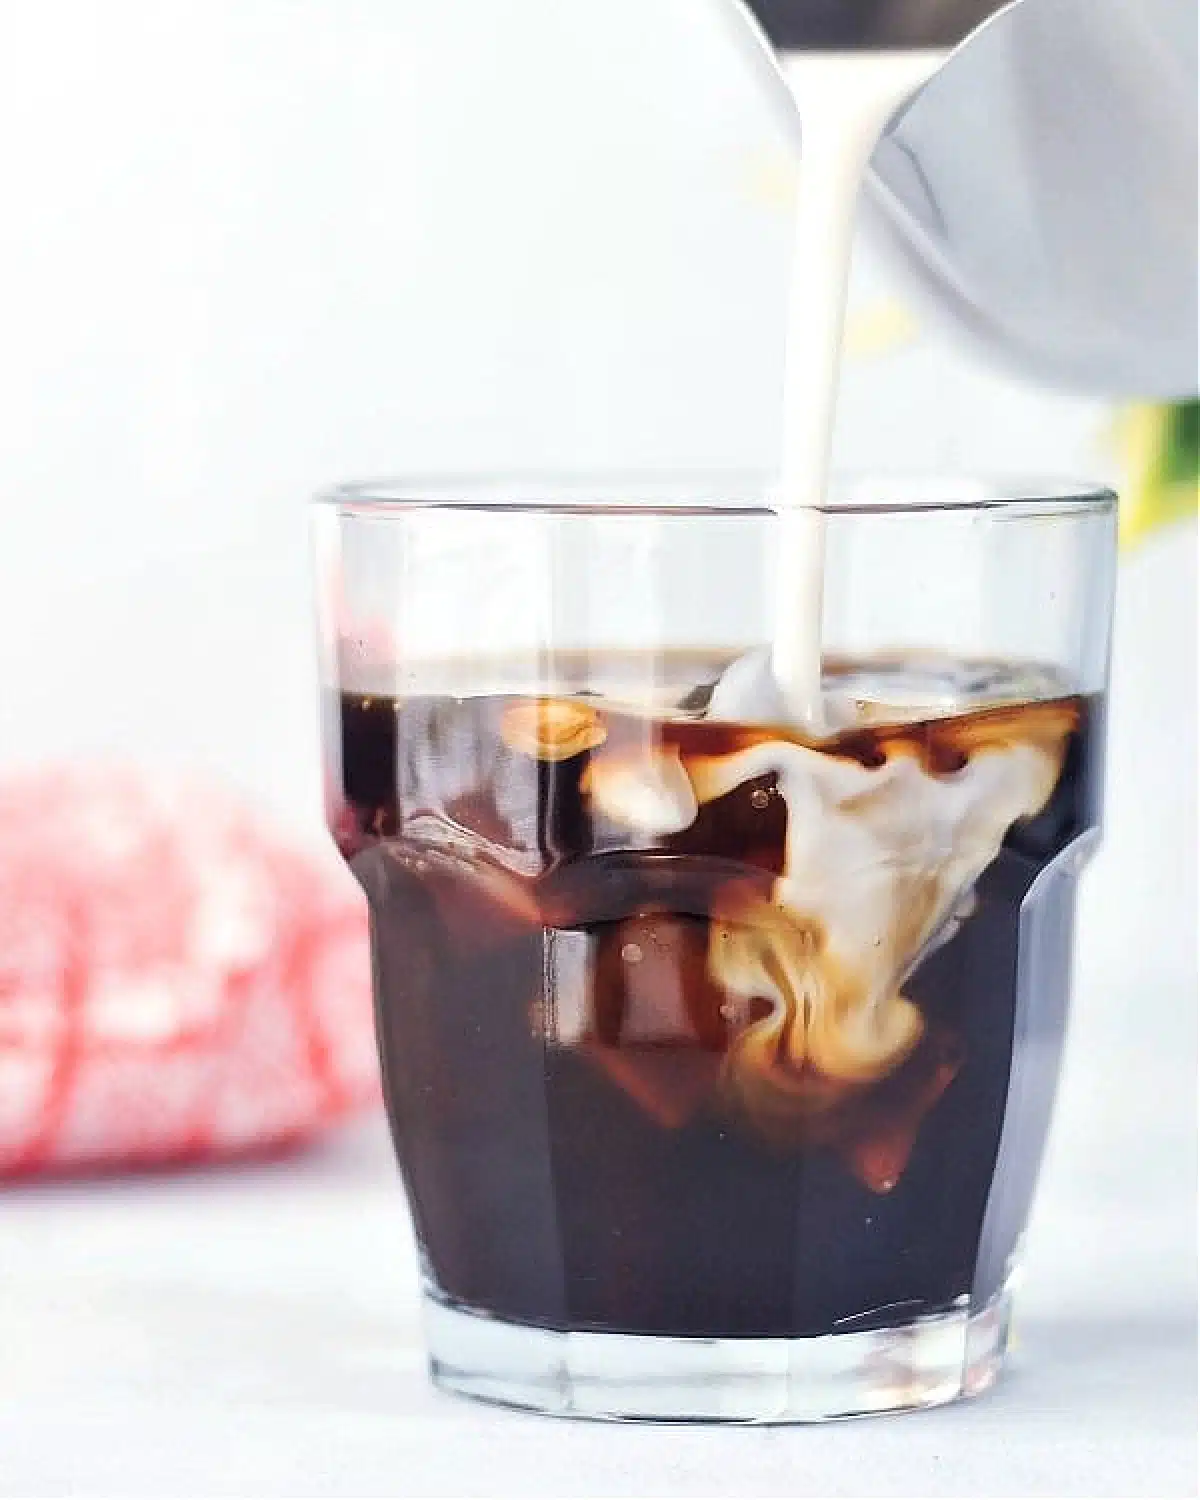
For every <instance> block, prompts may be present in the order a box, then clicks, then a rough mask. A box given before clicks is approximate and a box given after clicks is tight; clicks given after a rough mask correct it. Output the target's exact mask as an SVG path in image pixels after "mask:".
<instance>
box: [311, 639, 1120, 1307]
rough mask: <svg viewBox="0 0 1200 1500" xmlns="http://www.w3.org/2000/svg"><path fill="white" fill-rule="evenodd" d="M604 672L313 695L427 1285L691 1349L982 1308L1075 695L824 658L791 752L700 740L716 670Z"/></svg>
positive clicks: (1074, 769)
mask: <svg viewBox="0 0 1200 1500" xmlns="http://www.w3.org/2000/svg"><path fill="white" fill-rule="evenodd" d="M627 665H628V666H629V667H630V675H631V676H632V677H633V678H634V679H635V680H637V681H638V682H640V683H642V684H644V683H645V681H647V680H649V679H651V678H653V680H654V681H655V682H656V685H657V687H658V688H659V690H660V691H659V692H658V695H657V699H656V706H655V707H654V708H653V709H648V708H646V707H645V699H646V695H645V694H644V693H639V694H638V695H637V697H638V699H639V703H638V706H634V705H633V704H632V702H631V701H628V700H632V698H633V697H634V696H635V695H633V694H632V693H630V694H628V695H623V694H622V693H621V692H620V690H619V689H618V688H616V687H614V689H613V690H612V691H605V692H603V693H597V692H595V691H594V690H589V691H583V690H582V689H577V690H576V689H573V681H572V676H573V673H574V674H575V678H576V680H577V682H578V683H581V684H582V683H584V682H585V679H584V675H583V674H584V672H585V670H586V671H587V674H588V675H587V678H586V684H587V685H588V686H589V689H591V688H592V687H594V684H595V683H596V682H597V681H605V680H606V681H609V682H611V683H613V684H619V682H620V680H621V677H622V659H620V658H617V657H613V658H612V659H611V660H609V661H608V662H607V663H602V664H600V667H601V668H602V670H601V669H599V668H598V666H597V663H596V662H594V661H591V662H588V663H583V662H580V663H578V664H575V665H574V666H572V664H570V663H567V664H564V663H562V662H561V661H558V662H556V663H555V671H556V680H557V681H560V682H562V683H563V684H564V687H563V690H562V691H561V692H560V693H559V694H558V695H557V696H553V697H549V696H543V697H536V696H530V695H526V694H522V693H518V692H507V691H504V692H496V693H494V694H490V695H487V696H480V697H463V698H458V697H454V696H450V695H449V694H436V693H430V694H426V693H421V694H418V695H415V696H409V697H406V698H403V699H400V698H396V697H394V696H390V695H384V696H370V697H368V696H364V695H361V694H349V693H344V694H343V695H342V696H341V699H340V705H339V712H340V716H341V736H340V743H341V748H342V765H341V768H340V778H335V780H336V781H337V783H338V784H337V786H336V792H337V806H336V808H335V819H336V822H335V826H336V828H337V831H338V837H339V840H340V842H341V845H342V848H343V851H344V853H345V854H346V855H347V857H348V858H349V860H350V862H351V865H352V867H353V869H354V871H355V873H356V874H357V876H358V878H359V880H360V881H361V883H362V885H363V887H364V889H365V891H366V893H367V897H368V900H369V903H370V909H371V922H372V940H373V947H374V955H375V960H374V961H375V985H376V998H377V1013H378V1025H379V1036H380V1050H381V1055H382V1062H383V1070H384V1079H385V1089H386V1094H387V1101H388V1108H389V1112H390V1116H391V1121H392V1127H393V1132H394V1135H395V1140H396V1145H397V1150H398V1153H399V1156H400V1160H401V1164H402V1167H403V1170H404V1175H405V1179H406V1182H407V1185H408V1191H409V1195H410V1198H411V1202H412V1208H413V1214H414V1219H415V1222H416V1227H417V1233H418V1237H419V1239H420V1242H421V1246H422V1250H423V1255H424V1258H425V1264H426V1269H427V1273H428V1275H429V1277H430V1279H431V1281H432V1282H433V1283H434V1284H435V1287H436V1291H437V1293H438V1294H439V1295H441V1296H442V1297H444V1298H446V1299H448V1300H450V1301H452V1302H455V1303H457V1304H461V1305H464V1306H467V1307H470V1308H475V1309H482V1310H484V1311H487V1312H489V1313H492V1314H495V1315H497V1316H500V1317H505V1318H510V1319H516V1320H523V1321H528V1322H533V1323H537V1324H541V1325H545V1326H549V1327H556V1328H575V1329H608V1330H620V1331H628V1332H641V1333H667V1334H680V1335H689V1334H690V1335H707V1336H718V1335H725V1336H738V1335H781V1336H788V1335H804V1334H818V1333H829V1332H840V1331H843V1330H850V1329H861V1328H869V1327H871V1326H873V1325H875V1324H878V1325H892V1324H895V1323H897V1322H901V1321H905V1320H907V1319H908V1318H910V1317H915V1316H919V1315H921V1314H924V1313H930V1312H935V1311H941V1310H944V1309H947V1308H950V1307H952V1306H954V1305H956V1304H957V1305H961V1299H963V1298H964V1297H970V1298H971V1301H972V1305H973V1306H976V1307H978V1306H982V1305H984V1304H986V1302H987V1301H988V1300H989V1299H990V1298H991V1297H992V1296H993V1295H994V1294H995V1293H996V1292H997V1291H998V1289H999V1286H1000V1284H1001V1282H1002V1280H1003V1276H1004V1274H1005V1268H1006V1263H1007V1260H1008V1257H1009V1255H1010V1254H1011V1252H1012V1250H1013V1248H1014V1244H1015V1240H1016V1238H1017V1236H1018V1235H1019V1233H1020V1231H1021V1229H1022V1228H1023V1226H1024V1220H1025V1215H1026V1213H1027V1210H1028V1204H1029V1197H1030V1195H1031V1193H1032V1188H1033V1181H1034V1176H1035V1174H1036V1170H1037V1164H1038V1158H1039V1157H1040V1153H1041V1147H1042V1138H1043V1134H1044V1124H1045V1119H1046V1115H1047V1112H1048V1110H1049V1107H1050V1102H1051V1098H1052V1093H1053V1087H1054V1080H1055V1076H1056V1071H1057V1057H1058V1050H1059V1047H1060V1043H1061V1033H1062V1023H1063V1002H1062V1000H1061V998H1060V997H1061V996H1062V995H1063V994H1064V993H1065V987H1066V972H1067V965H1068V958H1069V948H1070V935H1071V910H1072V897H1073V881H1072V880H1071V879H1070V878H1067V879H1065V880H1063V881H1056V880H1055V879H1054V878H1053V876H1054V871H1051V872H1050V875H1049V876H1047V878H1046V880H1044V881H1041V882H1039V886H1038V890H1037V892H1035V893H1034V895H1032V896H1031V897H1030V899H1029V901H1026V897H1027V895H1028V894H1029V893H1030V891H1031V887H1033V885H1034V882H1035V881H1038V877H1039V875H1040V874H1041V873H1042V872H1043V871H1044V870H1046V869H1047V867H1048V866H1051V864H1052V863H1053V862H1055V861H1056V860H1057V857H1058V856H1059V855H1060V854H1061V853H1062V851H1064V850H1066V849H1068V847H1069V846H1071V845H1072V844H1073V843H1074V842H1075V841H1076V840H1077V839H1078V838H1079V837H1080V835H1081V834H1083V833H1084V832H1085V831H1086V830H1088V829H1089V828H1091V827H1092V826H1094V824H1095V821H1096V782H1097V767H1096V764H1095V754H1094V749H1093V746H1094V745H1095V744H1097V743H1098V738H1099V737H1098V734H1097V733H1096V729H1097V722H1096V721H1097V714H1098V712H1099V705H1098V703H1097V701H1096V700H1094V699H1088V698H1085V697H1082V696H1079V695H1072V694H1069V693H1067V692H1065V691H1064V690H1063V689H1062V688H1061V686H1059V685H1058V684H1056V683H1055V682H1054V680H1053V679H1052V677H1051V676H1050V675H1049V674H1047V673H1039V672H1038V671H1036V670H1034V669H1021V670H1017V669H1015V668H1012V667H1003V666H997V665H996V664H993V663H947V662H943V661H940V660H937V659H934V658H931V659H929V660H926V659H923V658H922V659H911V660H902V659H895V660H885V659H880V660H872V661H864V662H850V661H843V662H835V663H831V664H830V665H829V667H828V669H827V682H826V685H827V689H828V703H829V713H830V721H831V723H833V724H834V726H835V728H833V729H832V730H831V731H830V732H829V733H828V734H826V735H824V736H822V737H820V738H811V737H806V736H804V735H802V734H799V733H797V732H795V731H794V730H791V729H787V728H780V727H778V726H773V725H761V724H747V723H729V722H720V721H716V720H714V719H712V718H709V717H706V709H707V703H708V697H709V693H710V691H711V687H712V684H713V682H714V680H715V679H716V677H717V675H718V674H719V673H720V671H721V670H722V668H723V666H724V665H725V663H724V662H722V661H720V660H714V659H711V658H710V659H705V658H703V657H702V656H700V655H699V654H697V655H695V656H694V657H691V658H687V659H685V658H679V659H677V660H674V661H670V662H668V663H666V664H664V663H663V662H661V661H659V662H658V663H656V664H655V665H654V667H653V670H652V671H651V670H650V669H649V668H648V666H647V664H646V663H645V662H644V661H643V662H642V663H641V665H640V667H639V666H638V664H637V660H636V659H634V658H630V659H629V661H628V663H627ZM635 668H636V670H635ZM1057 868H1058V866H1057V865H1056V866H1055V869H1056V870H1057ZM1023 902H1024V903H1025V912H1026V915H1025V918H1024V920H1023V919H1022V903H1023ZM1019 968H1020V971H1021V972H1020V974H1019V972H1018V970H1019ZM1018 1083H1019V1084H1020V1087H1021V1089H1022V1091H1023V1094H1024V1098H1023V1102H1022V1106H1021V1118H1022V1120H1023V1121H1024V1122H1025V1123H1024V1124H1023V1126H1022V1130H1023V1131H1024V1132H1025V1133H1024V1134H1023V1135H1016V1134H1014V1133H1013V1132H1012V1131H1011V1130H1010V1132H1009V1133H1008V1135H1006V1138H1005V1142H1004V1144H1003V1145H1002V1143H1001V1132H1002V1128H1003V1127H1004V1125H1005V1113H1006V1104H1007V1101H1008V1099H1009V1097H1010V1094H1011V1091H1012V1090H1013V1089H1014V1088H1015V1087H1016V1086H1017V1085H1018Z"/></svg>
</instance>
